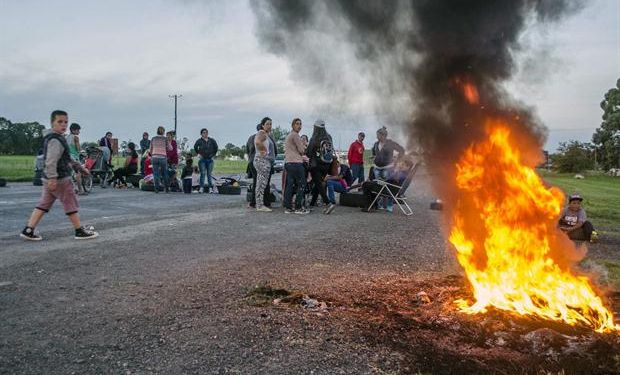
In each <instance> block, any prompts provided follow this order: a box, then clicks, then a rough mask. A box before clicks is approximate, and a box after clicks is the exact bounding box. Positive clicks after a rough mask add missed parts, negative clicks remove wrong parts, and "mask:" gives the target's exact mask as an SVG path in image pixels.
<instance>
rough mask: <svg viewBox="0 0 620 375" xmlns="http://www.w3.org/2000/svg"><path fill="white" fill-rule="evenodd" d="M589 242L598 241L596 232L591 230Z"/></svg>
mask: <svg viewBox="0 0 620 375" xmlns="http://www.w3.org/2000/svg"><path fill="white" fill-rule="evenodd" d="M590 242H591V243H596V242H598V232H597V231H595V230H593V231H592V235H590Z"/></svg>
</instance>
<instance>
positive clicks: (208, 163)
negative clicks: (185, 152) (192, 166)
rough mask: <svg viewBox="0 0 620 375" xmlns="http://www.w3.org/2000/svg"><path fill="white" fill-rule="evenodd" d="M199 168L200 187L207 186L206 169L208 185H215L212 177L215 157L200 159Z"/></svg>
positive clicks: (209, 186)
mask: <svg viewBox="0 0 620 375" xmlns="http://www.w3.org/2000/svg"><path fill="white" fill-rule="evenodd" d="M198 169H200V188H201V189H204V187H205V170H206V172H207V184H208V185H207V187H208V188H212V187H213V180H212V179H211V172H213V159H200V160H199V161H198Z"/></svg>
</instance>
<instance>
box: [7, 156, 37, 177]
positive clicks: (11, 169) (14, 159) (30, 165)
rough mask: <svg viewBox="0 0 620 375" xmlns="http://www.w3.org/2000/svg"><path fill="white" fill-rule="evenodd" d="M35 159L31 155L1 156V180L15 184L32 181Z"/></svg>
mask: <svg viewBox="0 0 620 375" xmlns="http://www.w3.org/2000/svg"><path fill="white" fill-rule="evenodd" d="M34 159H35V157H34V156H30V155H0V178H6V179H7V181H13V182H17V181H32V178H33V177H34Z"/></svg>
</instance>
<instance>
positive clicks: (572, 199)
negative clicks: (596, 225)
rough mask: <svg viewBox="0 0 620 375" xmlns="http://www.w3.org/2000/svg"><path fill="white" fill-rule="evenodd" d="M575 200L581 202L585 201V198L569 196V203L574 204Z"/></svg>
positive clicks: (575, 195) (576, 195)
mask: <svg viewBox="0 0 620 375" xmlns="http://www.w3.org/2000/svg"><path fill="white" fill-rule="evenodd" d="M575 200H576V201H580V202H581V201H582V200H583V198H582V197H581V195H579V194H571V195H569V196H568V201H569V202H572V201H575Z"/></svg>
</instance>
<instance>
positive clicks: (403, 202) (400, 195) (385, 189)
mask: <svg viewBox="0 0 620 375" xmlns="http://www.w3.org/2000/svg"><path fill="white" fill-rule="evenodd" d="M419 166H420V162H417V163H415V165H414V166H413V167H411V169H410V170H409V174H407V178H405V181H403V184H402V185H400V186H398V185H395V184H391V183H389V182H387V181H383V180H375V182H376V183H377V184H379V185H380V186H381V189H379V191H378V192H377V193H376V196H375V199H374V200H373V201H372V203H371V204H370V206H369V207H373V206H374V205H375V203H376V202H377V200H378V199H379V197H385V198H388V199H393V200H394V202H396V204H397V205H398V207H399V208H400V210H401V211H402V212H403V214H405V215H406V216H409V215H413V210H412V209H411V207H409V204H408V203H407V197H405V192H406V191H407V188H409V185H411V181H413V176H415V173H416V172H417V171H418V167H419ZM396 189H398V190H396ZM392 190H396V193H394V192H393V191H392Z"/></svg>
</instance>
